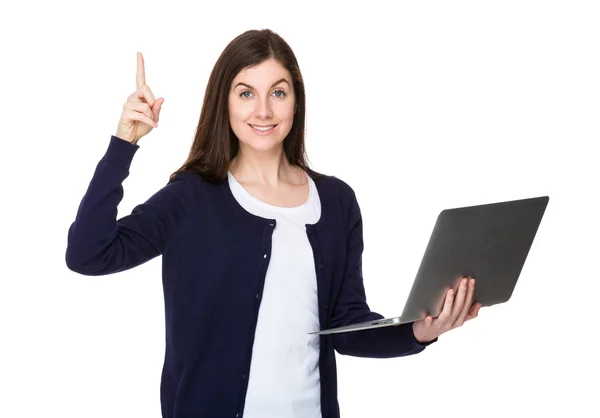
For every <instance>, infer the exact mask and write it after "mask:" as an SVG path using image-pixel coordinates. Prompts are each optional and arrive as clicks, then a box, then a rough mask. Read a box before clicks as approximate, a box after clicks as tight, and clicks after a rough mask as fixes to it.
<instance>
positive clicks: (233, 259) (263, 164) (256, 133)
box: [66, 29, 479, 418]
mask: <svg viewBox="0 0 600 418" xmlns="http://www.w3.org/2000/svg"><path fill="white" fill-rule="evenodd" d="M163 102H164V99H163V98H159V99H155V98H154V95H153V94H152V91H151V90H150V88H149V87H148V85H147V84H146V80H145V69H144V62H143V57H142V55H141V54H139V53H138V69H137V89H136V91H135V92H134V93H133V94H132V95H130V96H129V97H128V99H127V102H126V103H125V104H124V106H123V113H122V115H121V119H120V121H119V124H118V128H117V132H116V135H113V136H111V139H110V143H109V145H108V149H107V151H106V153H105V155H104V156H103V157H102V159H101V160H100V162H99V163H98V166H97V168H96V170H95V172H94V176H93V178H92V180H91V182H90V185H89V188H88V190H87V191H86V194H85V196H84V198H83V200H82V201H81V204H80V206H79V210H78V212H77V216H76V219H75V221H74V222H73V224H72V225H71V227H70V228H69V235H68V248H67V251H66V262H67V265H68V267H69V268H70V269H71V270H73V271H76V272H79V273H81V274H86V275H104V274H111V273H115V272H118V271H123V270H127V269H130V268H133V267H135V266H138V265H140V264H142V263H145V262H146V261H148V260H150V259H152V258H154V257H156V256H158V255H162V256H163V261H162V262H163V289H164V298H165V321H166V355H165V362H164V366H163V372H162V376H161V405H162V416H163V417H165V418H166V417H169V418H171V417H173V418H178V417H191V416H194V417H211V418H214V417H231V418H234V417H237V418H239V417H241V416H242V415H243V416H245V417H278V418H284V417H328V418H329V417H331V418H333V417H339V415H340V412H339V406H338V401H337V382H336V363H335V354H334V351H337V352H338V353H340V354H347V355H352V356H360V357H378V358H385V357H398V356H404V355H409V354H416V353H418V352H420V351H422V350H423V349H424V348H425V347H426V346H427V345H429V344H431V343H432V342H434V341H436V340H437V337H438V336H439V335H440V334H442V333H443V332H446V331H448V330H450V329H452V328H455V327H458V326H461V325H462V323H463V322H464V321H466V320H469V319H471V318H473V317H475V316H477V312H478V309H479V305H478V304H474V305H472V303H471V301H472V295H473V290H474V280H470V281H469V284H468V286H467V283H466V279H465V280H463V283H462V284H461V285H460V286H459V288H458V289H457V295H456V298H454V296H453V295H454V294H453V290H450V291H449V292H448V294H447V298H446V301H445V304H444V310H443V312H442V314H441V315H440V316H439V317H438V318H436V319H432V318H431V317H428V318H426V319H424V320H421V321H418V322H415V323H410V324H404V325H401V326H396V327H386V328H378V329H372V330H368V331H359V332H349V333H339V334H332V335H326V336H318V335H309V332H311V331H315V330H319V329H325V328H333V327H338V326H344V325H349V324H352V323H358V322H364V321H369V320H373V319H381V318H383V317H382V316H381V315H380V314H378V313H375V312H372V311H371V310H370V309H369V306H368V305H367V302H366V297H365V290H364V287H363V279H362V271H361V255H362V250H363V238H362V220H361V214H360V208H359V205H358V202H357V200H356V196H355V194H354V192H353V190H352V188H351V187H350V186H348V185H347V184H346V183H344V182H343V181H341V180H339V179H337V178H336V177H334V176H327V175H323V174H320V173H317V172H315V171H313V170H311V169H310V168H309V167H308V165H307V160H306V156H305V149H304V118H305V95H304V85H303V81H302V76H301V73H300V69H299V67H298V63H297V61H296V58H295V56H294V54H293V52H292V50H291V49H290V47H289V46H288V45H287V43H286V42H285V41H284V40H283V39H282V38H281V37H279V36H278V35H277V34H275V33H273V32H272V31H270V30H267V29H265V30H261V31H257V30H251V31H247V32H245V33H243V34H242V35H240V36H238V37H237V38H236V39H234V40H233V41H232V42H231V43H230V44H229V45H228V46H227V47H226V48H225V50H224V51H223V53H222V54H221V56H220V57H219V59H218V61H217V63H216V65H215V67H214V69H213V71H212V73H211V76H210V80H209V82H208V86H207V89H206V94H205V97H204V104H203V107H202V111H201V114H200V121H199V124H198V128H197V131H196V135H195V139H194V142H193V145H192V148H191V151H190V154H189V157H188V159H187V161H186V162H185V163H184V164H183V165H182V167H181V168H180V169H179V170H177V171H176V172H175V173H173V174H172V175H171V177H170V179H169V182H168V184H167V185H166V186H164V187H163V188H162V189H161V190H159V191H158V192H157V193H156V194H154V195H153V196H152V197H150V199H148V200H147V201H146V202H145V203H143V204H141V205H138V206H136V207H135V208H134V209H133V211H132V213H131V214H130V215H127V216H125V217H123V218H121V219H119V220H116V219H115V218H116V213H117V210H116V208H117V205H118V204H119V202H120V201H121V199H122V197H123V187H122V182H123V180H124V179H125V178H127V176H128V174H129V167H130V163H131V161H132V159H133V156H134V154H135V152H136V151H137V150H138V149H139V145H138V144H137V143H138V141H139V140H140V138H142V137H143V136H144V135H146V134H148V133H149V132H150V131H151V130H152V129H153V128H156V127H158V123H157V122H158V120H159V115H160V110H161V107H162V104H163Z"/></svg>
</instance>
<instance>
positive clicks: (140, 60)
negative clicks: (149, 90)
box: [135, 52, 146, 90]
mask: <svg viewBox="0 0 600 418" xmlns="http://www.w3.org/2000/svg"><path fill="white" fill-rule="evenodd" d="M135 84H136V88H137V89H138V90H139V89H141V88H142V87H144V84H146V70H145V68H144V57H143V56H142V53H141V52H138V53H137V75H136V77H135Z"/></svg>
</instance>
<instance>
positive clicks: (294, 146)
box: [169, 29, 322, 183]
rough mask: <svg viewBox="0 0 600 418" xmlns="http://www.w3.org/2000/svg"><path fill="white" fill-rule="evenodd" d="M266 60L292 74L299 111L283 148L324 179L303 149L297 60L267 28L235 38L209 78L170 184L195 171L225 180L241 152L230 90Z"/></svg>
mask: <svg viewBox="0 0 600 418" xmlns="http://www.w3.org/2000/svg"><path fill="white" fill-rule="evenodd" d="M267 59H275V60H276V61H277V62H279V63H280V64H281V65H282V66H283V67H285V68H286V69H287V70H288V71H289V72H290V75H291V76H292V81H293V88H294V95H295V96H296V106H297V108H296V113H295V114H294V122H293V124H292V129H291V130H290V132H289V133H288V135H287V136H286V138H285V139H284V141H283V149H284V152H285V155H286V157H287V160H288V161H289V163H290V164H291V165H295V166H298V167H300V168H302V169H304V170H305V171H307V172H309V173H311V174H312V177H313V178H315V177H319V176H322V175H321V174H320V173H316V172H314V171H313V170H311V169H310V168H309V167H308V158H307V156H306V150H305V145H304V123H305V93H304V81H303V80H302V74H301V73H300V67H299V66H298V62H297V60H296V56H295V55H294V53H293V52H292V49H291V48H290V46H289V45H288V44H287V43H286V42H285V41H284V40H283V38H281V36H279V35H277V34H276V33H274V32H273V31H271V30H269V29H262V30H249V31H246V32H244V33H242V34H241V35H239V36H237V37H236V38H235V39H234V40H232V41H231V42H230V43H229V45H227V47H226V48H225V49H224V50H223V52H222V53H221V56H220V57H219V59H218V60H217V62H216V63H215V66H214V67H213V70H212V72H211V74H210V78H209V80H208V84H207V86H206V93H205V95H204V103H203V104H202V110H201V111H200V120H199V122H198V127H197V128H196V135H195V138H194V142H193V144H192V147H191V149H190V153H189V156H188V158H187V160H186V161H185V163H184V164H183V165H182V166H181V167H180V168H179V169H178V170H177V171H175V172H174V173H173V174H171V176H170V177H169V183H171V182H172V181H174V179H175V176H176V175H177V174H178V173H179V172H181V171H193V172H197V173H198V174H200V175H201V176H202V177H203V178H204V179H206V180H208V181H211V182H215V181H221V180H224V179H226V178H227V170H229V166H230V163H231V160H232V159H233V158H234V157H235V156H236V155H237V153H238V150H239V142H238V141H239V140H238V139H237V137H236V136H235V134H234V133H233V130H232V129H231V126H230V123H229V107H228V105H229V92H230V88H231V84H232V83H233V79H234V78H235V77H236V76H237V74H238V73H239V72H240V71H241V70H243V69H244V68H246V67H249V66H255V65H258V64H260V63H262V62H263V61H265V60H267Z"/></svg>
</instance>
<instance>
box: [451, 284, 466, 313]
mask: <svg viewBox="0 0 600 418" xmlns="http://www.w3.org/2000/svg"><path fill="white" fill-rule="evenodd" d="M466 293H467V279H466V278H462V279H461V280H460V283H459V284H458V289H457V291H456V298H455V299H454V305H452V318H453V319H454V320H456V318H457V317H458V316H459V314H460V313H461V311H462V308H463V306H464V303H465V296H466Z"/></svg>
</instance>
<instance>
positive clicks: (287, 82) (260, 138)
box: [229, 59, 296, 151]
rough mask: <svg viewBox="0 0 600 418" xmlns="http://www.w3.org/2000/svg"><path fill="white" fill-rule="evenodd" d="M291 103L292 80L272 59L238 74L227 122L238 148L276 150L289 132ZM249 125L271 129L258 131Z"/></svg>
mask: <svg viewBox="0 0 600 418" xmlns="http://www.w3.org/2000/svg"><path fill="white" fill-rule="evenodd" d="M295 104H296V100H295V96H294V90H293V87H292V77H291V75H290V73H289V71H288V70H286V69H285V67H283V66H282V65H281V64H279V63H278V62H277V61H275V60H274V59H269V60H266V61H264V62H262V63H261V64H259V65H257V66H255V67H248V68H246V69H244V70H242V71H240V72H239V74H238V75H237V76H236V77H235V79H234V80H233V83H232V84H231V90H230V93H229V123H230V124H231V129H232V130H233V133H234V134H235V136H236V137H237V138H238V139H239V141H240V149H243V148H247V147H249V148H252V149H253V150H256V151H272V150H280V149H281V144H282V143H283V140H284V139H285V137H286V136H287V134H288V133H289V132H290V130H291V129H292V123H293V121H294V113H295V112H294V109H295ZM251 125H253V126H257V125H258V127H270V126H273V125H275V127H274V128H272V129H270V130H268V131H266V132H261V131H258V130H255V129H254V128H253V127H252V126H251Z"/></svg>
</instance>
